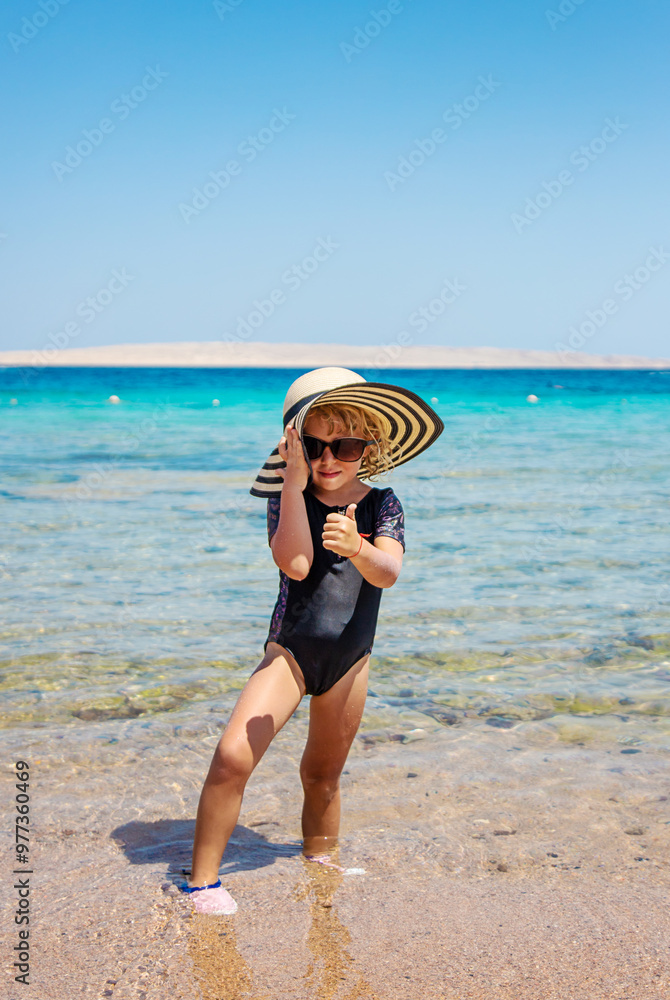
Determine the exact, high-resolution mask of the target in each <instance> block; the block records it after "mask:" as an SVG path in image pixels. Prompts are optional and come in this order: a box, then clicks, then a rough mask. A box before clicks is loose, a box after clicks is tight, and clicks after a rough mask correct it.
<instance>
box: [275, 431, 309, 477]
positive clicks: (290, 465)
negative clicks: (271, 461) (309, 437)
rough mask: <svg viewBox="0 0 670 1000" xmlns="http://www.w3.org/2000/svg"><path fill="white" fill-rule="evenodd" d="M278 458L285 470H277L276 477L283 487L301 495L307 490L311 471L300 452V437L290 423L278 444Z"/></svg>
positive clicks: (302, 453)
mask: <svg viewBox="0 0 670 1000" xmlns="http://www.w3.org/2000/svg"><path fill="white" fill-rule="evenodd" d="M277 447H278V450H279V455H280V457H281V458H282V459H283V460H284V462H286V468H285V469H277V470H276V471H277V475H278V476H280V477H281V478H282V479H283V480H284V487H286V486H291V487H294V488H296V489H299V490H300V492H301V493H302V492H303V491H304V490H305V489H306V488H307V483H308V482H309V477H310V473H311V469H310V467H309V465H308V464H307V460H306V458H305V453H304V451H303V450H302V441H301V440H300V435H299V434H298V432H297V430H296V429H295V427H294V426H293V424H292V423H288V424H287V425H286V434H285V435H284V437H283V438H282V439H281V440H280V442H279V444H278V446H277Z"/></svg>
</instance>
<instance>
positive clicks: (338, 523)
mask: <svg viewBox="0 0 670 1000" xmlns="http://www.w3.org/2000/svg"><path fill="white" fill-rule="evenodd" d="M356 507H357V504H355V503H350V504H349V506H348V507H347V512H346V514H328V516H327V517H326V523H325V524H324V526H323V534H322V536H321V537H322V538H323V547H324V549H330V550H331V551H332V552H337V554H338V555H340V556H346V557H347V558H351V557H352V556H355V555H357V554H358V552H359V550H360V547H361V536H360V535H359V533H358V526H357V524H356Z"/></svg>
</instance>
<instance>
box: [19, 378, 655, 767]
mask: <svg viewBox="0 0 670 1000" xmlns="http://www.w3.org/2000/svg"><path fill="white" fill-rule="evenodd" d="M299 374H301V372H300V371H291V370H271V369H263V370H258V369H253V370H252V369H126V368H120V369H86V368H71V369H68V368H53V369H43V370H33V369H14V368H6V369H3V370H0V450H1V453H2V482H1V483H0V497H1V505H2V515H1V518H0V532H1V535H2V544H1V546H0V589H1V594H2V609H3V610H2V622H1V626H0V631H1V635H2V653H1V660H0V668H1V673H0V689H1V692H2V720H3V723H2V724H3V725H4V726H5V727H9V728H16V727H23V728H28V729H32V728H35V727H37V728H43V727H45V726H49V727H51V726H54V725H56V726H64V727H67V728H68V729H71V730H72V729H76V728H77V727H79V728H82V729H85V728H86V727H88V726H90V725H91V724H92V723H94V722H96V721H99V720H114V719H119V720H122V719H138V720H139V719H140V718H141V719H142V720H144V723H145V725H146V726H147V727H148V728H150V727H151V726H152V725H154V724H158V723H160V724H164V723H165V722H166V720H168V719H169V717H170V716H171V715H172V716H173V717H176V716H177V715H178V716H179V718H180V719H183V718H184V713H186V715H187V716H188V714H189V713H202V712H203V711H205V710H210V711H217V712H219V713H225V711H227V710H229V708H230V706H231V705H232V703H233V700H234V698H235V696H236V693H237V691H238V690H239V688H240V687H241V686H242V684H243V683H244V681H245V679H246V677H247V676H248V674H249V673H250V671H251V670H252V669H253V667H254V666H255V665H256V663H257V662H258V660H259V658H260V656H261V654H262V644H263V641H264V639H265V636H266V634H267V629H268V625H269V620H270V614H271V611H272V607H273V603H274V600H275V597H276V592H277V583H278V575H277V569H276V567H275V566H274V564H273V562H272V559H271V556H270V551H269V548H268V546H267V536H266V526H265V504H264V502H263V501H262V500H258V499H256V498H254V497H252V496H250V495H249V492H248V490H249V486H250V485H251V482H252V480H253V478H254V475H255V473H256V471H257V470H258V468H259V466H260V465H261V464H262V463H263V461H264V459H265V457H266V456H267V454H268V453H269V451H270V450H271V449H272V448H273V447H274V445H275V444H276V442H277V440H278V438H279V436H280V433H281V406H282V401H283V398H284V394H285V391H286V389H287V387H288V385H289V384H290V382H291V381H292V380H293V379H294V378H295V377H297V376H298V375H299ZM362 374H363V375H367V374H368V373H366V372H365V371H362ZM368 377H369V376H368ZM385 378H386V380H388V381H390V382H395V383H397V384H400V385H404V386H407V387H408V388H410V389H412V390H414V391H415V392H417V393H419V394H420V395H421V396H423V397H424V398H425V399H426V400H428V401H430V400H437V401H436V402H434V403H433V406H434V407H435V409H436V410H437V411H438V413H439V414H440V416H441V417H442V419H443V420H444V423H445V428H446V429H445V432H444V434H443V435H442V437H441V438H440V440H439V441H438V442H437V444H436V445H435V446H433V447H432V448H431V449H430V450H429V451H427V452H426V453H425V454H424V455H422V456H421V457H420V458H418V459H416V460H415V461H413V462H411V463H409V464H408V465H407V466H405V467H402V468H400V469H399V470H397V472H395V473H394V474H393V476H392V477H391V478H390V479H388V480H387V481H388V483H389V484H390V485H392V486H393V488H394V489H395V491H396V493H397V494H398V496H399V497H400V499H401V501H402V503H403V506H404V508H405V515H406V532H407V539H406V540H407V552H406V557H405V564H404V567H403V571H402V574H401V577H400V580H399V581H398V583H397V584H396V586H395V587H394V588H393V589H391V590H389V591H387V592H385V594H384V596H383V600H382V612H381V616H380V623H379V628H378V632H377V639H376V643H375V651H374V658H373V667H372V672H371V685H370V690H371V695H370V699H369V702H368V706H369V707H368V710H367V711H366V717H365V720H364V729H365V727H367V729H368V730H369V731H371V732H374V731H384V732H386V733H387V734H388V733H393V732H397V733H398V734H400V736H401V735H402V733H403V732H408V731H411V730H412V729H416V728H422V727H423V726H424V724H425V726H426V727H427V730H430V728H431V727H433V729H434V728H435V727H440V726H460V725H464V724H467V723H468V720H469V722H470V724H476V725H482V726H494V727H499V728H511V727H514V726H520V727H523V726H528V725H532V724H538V723H541V724H542V725H543V726H544V727H545V728H548V729H551V731H552V732H553V733H554V734H555V736H556V738H557V739H562V740H566V741H572V742H580V743H584V742H588V741H590V740H596V741H597V740H598V739H601V738H607V739H615V740H616V741H618V742H620V743H623V744H626V746H628V747H629V748H630V750H631V751H633V752H634V751H635V749H638V748H642V747H644V746H652V745H653V746H654V747H656V748H658V749H662V748H666V749H670V581H669V580H668V565H669V562H670V523H669V522H670V519H669V517H668V464H669V463H668V455H669V454H670V373H666V372H649V371H571V370H557V371H536V370H534V371H526V370H503V371H500V370H496V371H452V370H449V371H444V370H438V371H427V370H399V369H396V370H392V371H389V372H388V373H387V374H386V376H385ZM530 393H533V394H535V395H536V396H537V397H538V402H537V403H532V402H528V401H527V396H528V395H529V394H530ZM112 394H115V395H117V396H118V397H119V398H120V402H119V403H118V404H113V403H110V402H109V401H108V400H109V397H110V395H112ZM215 399H216V400H219V403H220V405H218V406H217V405H213V400H215ZM400 736H398V737H397V738H400Z"/></svg>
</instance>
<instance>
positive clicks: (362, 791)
mask: <svg viewBox="0 0 670 1000" xmlns="http://www.w3.org/2000/svg"><path fill="white" fill-rule="evenodd" d="M219 726H220V720H219V719H218V718H217V717H216V716H215V715H210V717H209V719H207V717H206V715H204V716H201V717H200V718H198V719H196V718H195V717H194V716H189V717H187V716H186V715H183V716H178V715H176V714H174V715H171V716H167V715H166V716H164V717H163V718H162V719H161V720H160V722H156V721H155V720H154V721H152V722H151V725H147V723H146V721H145V722H143V720H142V719H141V718H140V719H133V720H130V721H119V720H114V721H107V722H105V723H91V724H88V725H84V724H82V725H81V726H77V727H76V728H72V727H70V728H67V727H63V728H60V729H49V728H48V727H45V728H37V729H31V730H28V731H23V732H19V731H18V730H14V731H5V732H4V733H3V734H2V743H3V751H4V755H5V759H7V760H12V759H14V758H15V757H16V756H17V754H20V755H21V756H25V758H26V759H28V760H29V761H30V762H31V765H32V775H33V778H32V817H33V850H32V854H31V862H32V867H33V869H34V872H35V874H34V875H33V876H32V878H33V907H34V909H33V922H32V923H31V949H32V954H33V961H32V965H31V986H30V987H28V988H26V987H23V986H21V987H20V988H19V986H18V985H17V987H16V989H15V990H14V992H13V993H12V992H11V991H10V993H9V994H7V995H8V996H11V997H12V1000H13V998H14V994H16V995H17V996H18V995H20V996H22V997H30V998H32V997H35V998H37V997H39V998H40V1000H61V998H62V1000H66V998H67V1000H71V998H73V997H95V998H98V997H114V998H116V1000H122V998H123V1000H126V998H133V1000H154V998H155V1000H158V998H161V1000H163V998H166V997H171V998H175V1000H177V998H184V1000H186V998H188V1000H191V998H193V1000H196V998H200V997H202V998H204V1000H215V998H216V1000H219V998H221V1000H237V998H240V1000H241V998H258V1000H260V998H270V1000H284V998H289V997H290V998H296V1000H303V998H304V1000H308V998H309V1000H340V998H342V1000H344V998H348V1000H368V998H369V1000H396V998H398V1000H400V998H403V1000H406V998H408V997H421V998H422V1000H433V998H435V1000H437V998H446V1000H463V998H486V1000H493V998H495V1000H502V998H505V1000H507V998H509V1000H554V998H556V1000H559V998H560V1000H565V998H566V997H570V998H571V1000H582V998H583V1000H605V998H606V1000H613V998H622V1000H623V998H635V1000H664V998H666V997H667V996H668V995H669V993H670V967H669V961H668V953H667V942H668V940H669V939H670V914H669V913H668V907H667V899H668V889H669V888H670V864H669V862H670V850H669V837H668V834H669V832H670V789H669V784H670V782H669V780H668V779H669V778H670V767H669V761H668V757H667V754H665V755H664V754H662V753H659V752H657V751H655V750H653V749H649V748H645V749H643V750H638V749H635V748H631V747H629V746H626V745H623V744H621V743H617V742H614V741H609V742H608V740H607V738H606V736H603V737H602V738H600V739H596V740H592V741H588V740H587V741H586V742H585V745H584V746H580V745H579V743H578V742H574V739H575V737H574V736H573V738H572V741H565V740H564V739H561V738H559V737H558V736H557V735H556V733H555V732H551V731H550V730H548V729H547V728H546V727H544V726H543V724H542V723H522V724H520V725H518V726H515V727H512V728H509V729H498V728H492V727H490V726H487V725H485V724H482V723H476V724H475V723H472V724H469V723H468V724H465V725H463V726H462V727H459V728H449V727H446V728H445V727H437V728H435V729H432V730H431V731H427V732H426V734H425V736H424V734H414V736H413V737H411V738H410V739H408V737H407V736H406V735H405V736H404V739H407V740H408V742H401V741H400V739H396V740H394V739H392V737H393V735H394V734H393V733H390V734H389V733H378V734H377V735H374V734H372V735H371V734H369V733H364V736H365V738H357V740H356V743H355V745H354V748H353V749H352V752H351V755H350V758H349V761H348V764H347V769H346V773H345V775H344V776H343V782H342V787H343V806H344V815H343V824H342V837H341V843H340V855H339V860H340V863H341V865H342V866H345V867H356V868H364V869H365V874H358V875H355V874H351V875H346V874H345V875H343V874H341V873H340V872H337V871H333V870H328V869H325V868H323V867H322V866H320V865H318V864H315V863H313V862H312V863H308V862H306V861H304V859H302V857H301V853H300V826H299V819H300V806H301V797H300V791H299V780H298V775H297V766H298V762H299V758H300V753H301V750H302V745H303V741H304V736H305V731H306V718H305V716H300V715H298V716H297V717H295V718H294V719H293V720H291V722H290V723H289V725H288V726H287V727H286V729H285V730H284V731H283V732H282V733H280V734H279V736H278V737H277V739H276V740H275V742H274V744H273V745H272V747H271V748H270V751H269V752H268V754H267V755H266V757H265V758H264V760H263V761H262V762H261V764H260V766H259V768H258V769H257V771H256V772H255V774H254V775H253V777H252V779H251V782H250V784H249V786H248V789H247V794H246V797H245V802H244V806H243V812H242V815H241V817H240V825H239V826H238V827H237V829H236V830H235V833H234V835H233V838H232V841H231V843H230V845H229V848H228V850H227V852H226V855H225V856H224V863H223V866H222V879H223V881H224V884H225V885H226V886H227V887H228V888H229V889H230V891H231V892H232V894H233V895H234V896H235V898H236V899H237V901H238V904H239V910H238V913H237V914H236V915H235V916H234V917H193V916H192V915H191V908H190V903H189V900H188V899H187V897H185V896H184V895H183V894H180V893H179V892H178V891H177V889H176V886H177V884H179V883H180V882H181V881H183V878H184V875H183V874H182V870H183V869H185V870H188V866H189V863H190V848H191V839H192V834H193V826H194V816H195V809H196V805H197V800H198V795H199V791H200V786H201V782H202V779H203V777H204V774H205V771H206V768H207V765H208V762H209V758H210V755H211V751H212V748H213V746H214V744H215V742H216V739H217V733H218V731H219ZM398 735H401V734H398ZM417 736H421V737H423V738H416V737H417ZM389 737H391V738H389ZM6 774H7V772H6V771H5V775H6ZM11 792H12V789H11V784H9V785H8V794H11ZM8 841H9V834H8V831H5V846H6V847H7V851H5V852H3V853H4V857H5V858H6V859H7V858H11V853H9V843H8ZM15 905H16V903H15V899H14V896H13V895H12V894H11V893H9V894H5V897H4V901H3V910H4V912H3V915H2V926H3V928H4V929H7V928H11V927H12V920H13V916H12V914H13V910H14V907H15ZM3 952H4V953H3V962H4V965H5V971H4V975H5V982H10V981H11V976H10V965H11V959H8V957H7V956H8V954H9V949H8V948H6V947H5V949H3Z"/></svg>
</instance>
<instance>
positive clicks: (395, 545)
mask: <svg viewBox="0 0 670 1000" xmlns="http://www.w3.org/2000/svg"><path fill="white" fill-rule="evenodd" d="M359 538H360V535H359ZM402 554H403V548H402V545H401V544H400V542H398V541H396V539H395V538H389V537H387V536H386V535H379V536H378V537H377V538H375V540H374V544H373V545H371V544H370V542H368V540H367V539H366V538H364V539H363V544H362V545H361V551H360V552H359V553H358V555H357V556H351V557H350V558H351V561H352V563H353V564H354V566H355V567H356V569H357V570H358V572H359V573H360V574H361V576H362V577H363V579H364V580H367V581H368V583H371V584H372V586H373V587H392V586H393V584H394V583H395V582H396V580H397V579H398V576H399V575H400V567H401V566H402Z"/></svg>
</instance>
